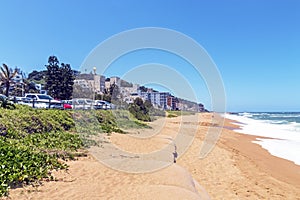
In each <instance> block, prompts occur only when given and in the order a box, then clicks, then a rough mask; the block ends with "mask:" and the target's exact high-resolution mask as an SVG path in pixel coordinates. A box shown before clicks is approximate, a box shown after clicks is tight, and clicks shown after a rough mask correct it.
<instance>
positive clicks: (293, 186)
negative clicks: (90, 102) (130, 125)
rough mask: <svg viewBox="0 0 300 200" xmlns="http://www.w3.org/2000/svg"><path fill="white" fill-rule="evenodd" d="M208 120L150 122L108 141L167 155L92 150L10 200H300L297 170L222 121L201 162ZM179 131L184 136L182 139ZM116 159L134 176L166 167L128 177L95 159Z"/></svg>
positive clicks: (299, 171) (15, 191) (299, 170)
mask: <svg viewBox="0 0 300 200" xmlns="http://www.w3.org/2000/svg"><path fill="white" fill-rule="evenodd" d="M211 116H212V115H211V114H200V115H199V116H197V119H198V117H199V119H200V122H199V123H198V122H197V120H196V121H195V116H183V117H182V119H181V118H180V117H178V118H170V119H166V120H165V121H164V120H162V119H161V120H157V121H155V122H153V123H152V126H153V129H151V130H132V131H131V134H127V135H124V134H123V135H122V134H113V135H112V136H110V137H109V138H107V139H108V140H109V141H110V142H111V144H114V145H115V146H118V147H119V148H122V149H124V150H126V151H130V152H134V153H149V152H156V151H157V150H159V149H163V151H162V152H163V153H161V154H157V155H156V154H155V155H152V156H150V157H147V156H146V157H144V158H137V159H136V160H135V158H134V157H133V158H132V157H130V158H127V157H126V156H124V155H121V154H118V153H119V152H118V151H113V150H112V149H110V150H112V153H108V152H107V151H104V152H102V153H101V151H103V148H102V150H101V148H92V149H91V152H92V153H90V154H89V155H88V156H87V157H85V158H80V159H79V160H77V161H69V162H68V165H69V166H70V167H69V170H68V171H67V172H65V171H60V172H54V176H55V177H56V178H57V179H58V181H53V182H43V184H42V185H41V186H38V187H31V186H27V187H25V188H18V189H13V190H11V191H10V197H9V198H10V199H39V200H41V199H81V200H83V199H209V197H210V198H211V199H300V166H298V165H295V164H293V163H292V162H289V161H287V160H284V159H280V158H277V157H274V156H272V155H270V154H269V153H268V152H267V151H266V150H264V149H262V148H261V147H260V146H259V145H257V144H254V143H252V142H251V141H253V140H255V138H256V137H254V136H249V135H242V134H238V133H234V132H233V131H232V130H230V129H231V128H233V127H236V125H232V124H230V123H229V121H228V120H226V121H225V127H227V128H223V129H222V134H221V137H220V138H219V140H218V143H217V145H216V146H215V148H213V150H212V151H211V152H210V153H209V154H208V156H207V157H205V158H204V159H200V158H199V152H200V150H201V147H202V146H201V145H202V142H203V140H204V138H205V135H206V133H207V130H208V128H209V126H210V125H211V123H210V122H211ZM181 120H182V121H181ZM228 127H229V128H228ZM236 128H237V127H236ZM157 130H159V131H157ZM179 130H181V132H182V133H183V135H182V137H179V138H178V136H177V132H178V131H179ZM193 130H195V133H196V134H195V138H194V140H193V141H192V143H191V144H190V146H189V148H188V149H187V151H185V152H184V151H183V150H182V149H183V147H184V146H185V144H186V143H187V142H188V140H190V139H191V137H192V135H193V134H192V132H193ZM150 134H152V135H153V136H152V137H150V138H148V139H140V138H137V136H138V137H146V136H149V135H150ZM176 136H177V138H176ZM173 142H175V143H176V146H177V147H178V149H177V151H178V154H179V157H178V160H177V163H176V164H174V163H173V154H172V153H173V152H174V143H173ZM109 148H111V146H109V145H108V144H106V145H104V149H109ZM109 152H111V151H109ZM103 155H104V156H103ZM101 156H102V157H101ZM118 156H119V157H120V158H119V160H120V161H123V162H124V161H128V163H129V165H128V166H131V167H132V168H131V169H135V167H136V166H137V165H138V164H137V163H141V162H142V161H143V159H144V160H145V159H146V160H147V159H151V161H152V163H159V164H161V163H164V164H165V165H168V166H167V167H164V168H163V169H161V170H157V171H155V172H151V173H127V172H122V171H118V170H113V169H111V168H109V167H107V166H105V165H104V164H102V163H101V162H99V161H98V160H97V159H107V158H109V157H113V158H116V157H118ZM138 159H142V160H138ZM138 161H141V162H138ZM113 164H116V166H117V167H120V166H121V165H118V164H120V163H113ZM136 164H137V165H136ZM148 164H149V163H148ZM159 164H158V165H147V164H145V165H147V167H149V168H147V167H145V168H144V169H148V170H149V169H151V167H158V166H161V165H159ZM133 165H134V166H133ZM165 165H163V166H165ZM128 166H127V167H128ZM138 169H139V170H141V169H140V168H138ZM206 192H207V193H206ZM207 194H208V195H207ZM208 196H209V197H208Z"/></svg>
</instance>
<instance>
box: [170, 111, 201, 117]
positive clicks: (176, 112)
mask: <svg viewBox="0 0 300 200" xmlns="http://www.w3.org/2000/svg"><path fill="white" fill-rule="evenodd" d="M194 114H196V112H193V111H180V110H176V111H175V110H168V111H167V117H170V118H171V117H178V116H181V115H194Z"/></svg>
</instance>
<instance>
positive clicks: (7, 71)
mask: <svg viewBox="0 0 300 200" xmlns="http://www.w3.org/2000/svg"><path fill="white" fill-rule="evenodd" d="M0 70H1V71H0V80H1V84H2V85H4V87H5V95H6V96H8V95H9V88H10V84H11V83H12V81H13V78H14V77H15V76H16V75H17V73H18V72H17V70H14V71H13V70H12V69H11V68H9V67H8V66H7V65H6V64H3V67H0Z"/></svg>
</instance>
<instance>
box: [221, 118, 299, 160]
mask: <svg viewBox="0 0 300 200" xmlns="http://www.w3.org/2000/svg"><path fill="white" fill-rule="evenodd" d="M248 116H249V115H248ZM225 117H226V118H228V119H232V120H235V121H238V122H241V124H238V125H239V126H240V127H241V129H239V130H235V131H236V132H239V133H243V134H248V135H256V136H261V137H269V138H273V139H262V138H258V139H257V140H258V141H254V143H257V144H259V145H261V146H262V147H263V148H264V149H266V150H268V151H269V152H270V153H271V154H272V155H274V156H277V157H280V158H284V159H287V160H290V161H293V162H294V163H296V164H297V165H300V156H299V155H300V125H299V123H288V124H271V123H270V121H264V120H255V119H251V118H248V117H246V116H238V115H230V114H226V115H225Z"/></svg>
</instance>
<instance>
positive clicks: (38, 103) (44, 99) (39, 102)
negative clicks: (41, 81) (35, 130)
mask: <svg viewBox="0 0 300 200" xmlns="http://www.w3.org/2000/svg"><path fill="white" fill-rule="evenodd" d="M25 98H27V99H31V100H32V101H34V103H32V105H34V106H33V107H35V108H51V104H53V105H58V104H61V102H60V101H57V100H54V99H53V98H52V97H51V96H49V95H46V94H36V93H28V94H25ZM49 103H50V106H49Z"/></svg>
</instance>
